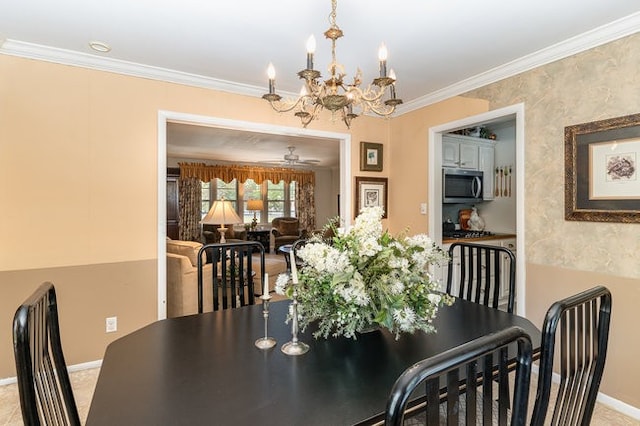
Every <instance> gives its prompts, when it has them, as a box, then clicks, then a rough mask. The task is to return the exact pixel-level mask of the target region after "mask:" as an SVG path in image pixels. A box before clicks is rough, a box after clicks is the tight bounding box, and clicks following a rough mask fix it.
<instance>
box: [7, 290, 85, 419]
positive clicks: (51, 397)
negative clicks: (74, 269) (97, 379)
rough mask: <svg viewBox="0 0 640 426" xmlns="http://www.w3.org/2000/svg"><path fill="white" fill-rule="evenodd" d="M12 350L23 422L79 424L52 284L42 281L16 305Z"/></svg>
mask: <svg viewBox="0 0 640 426" xmlns="http://www.w3.org/2000/svg"><path fill="white" fill-rule="evenodd" d="M13 350H14V356H15V362H16V372H17V376H18V392H19V394H20V408H21V410H22V419H23V421H24V424H25V425H27V426H31V425H41V424H44V425H52V426H56V425H80V418H79V416H78V409H77V406H76V402H75V398H74V397H73V390H72V388H71V382H70V381H69V373H68V372H67V365H66V363H65V360H64V355H63V352H62V344H61V342H60V328H59V325H58V308H57V301H56V292H55V288H54V286H53V284H51V283H49V282H46V283H43V284H42V285H40V287H38V289H37V290H36V291H35V292H34V293H33V294H32V295H31V296H30V297H29V298H28V299H27V300H26V301H25V302H24V303H23V304H22V305H21V306H20V307H19V308H18V309H17V311H16V313H15V316H14V319H13Z"/></svg>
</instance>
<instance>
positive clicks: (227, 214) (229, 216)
mask: <svg viewBox="0 0 640 426" xmlns="http://www.w3.org/2000/svg"><path fill="white" fill-rule="evenodd" d="M200 223H208V224H212V225H225V224H227V223H229V224H233V223H242V219H240V216H238V214H237V213H236V211H235V209H234V208H233V205H232V204H231V201H227V200H224V199H223V200H216V201H214V202H213V205H212V206H211V209H209V213H207V215H206V216H205V217H204V219H202V221H201V222H200Z"/></svg>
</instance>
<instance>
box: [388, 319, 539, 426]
mask: <svg viewBox="0 0 640 426" xmlns="http://www.w3.org/2000/svg"><path fill="white" fill-rule="evenodd" d="M516 343H517V355H516V357H515V361H514V362H515V363H516V376H515V381H514V391H513V401H509V399H510V398H509V395H508V394H503V393H502V389H504V387H502V386H498V389H500V391H499V392H498V394H499V395H498V401H497V403H496V402H495V401H494V400H495V398H496V395H494V392H493V380H494V379H495V378H496V377H502V378H503V379H504V380H505V381H506V382H507V383H506V384H507V386H509V383H508V379H507V378H506V376H505V375H501V374H499V373H496V368H497V369H498V370H506V369H507V365H505V364H506V363H505V362H504V360H503V357H502V356H501V353H502V351H503V349H505V348H507V347H508V346H509V345H513V346H515V345H516ZM531 357H532V346H531V338H530V336H529V335H528V334H527V333H526V332H525V331H524V330H523V329H522V328H520V327H516V326H513V327H509V328H506V329H503V330H500V331H498V332H495V333H492V334H489V335H485V336H481V337H479V338H477V339H475V340H472V341H470V342H467V343H465V344H463V345H460V346H457V347H455V348H452V349H449V350H448V351H445V352H442V353H440V354H438V355H435V356H433V357H431V358H427V359H424V360H422V361H419V362H417V363H416V364H414V365H413V366H411V367H409V368H408V369H406V370H405V371H404V372H403V373H402V374H401V375H400V377H399V378H398V379H397V380H396V382H395V384H394V385H393V388H392V390H391V393H390V394H389V398H388V399H387V407H386V412H385V425H386V426H400V425H402V424H404V421H405V417H410V419H409V422H410V424H426V425H439V424H450V425H452V424H453V425H458V424H473V425H475V424H479V423H480V422H482V424H500V425H504V424H507V422H509V424H511V425H524V424H525V422H526V419H527V405H528V397H529V382H530V379H531ZM478 389H480V391H479V390H478ZM414 392H415V393H414ZM510 406H511V407H513V408H512V409H511V411H509V408H510ZM441 408H442V409H441Z"/></svg>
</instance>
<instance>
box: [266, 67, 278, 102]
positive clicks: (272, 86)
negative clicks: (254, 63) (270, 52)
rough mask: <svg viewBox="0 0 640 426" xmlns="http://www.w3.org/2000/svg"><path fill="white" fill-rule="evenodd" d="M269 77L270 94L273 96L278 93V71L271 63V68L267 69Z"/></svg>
mask: <svg viewBox="0 0 640 426" xmlns="http://www.w3.org/2000/svg"><path fill="white" fill-rule="evenodd" d="M267 76H268V77H269V94H270V95H273V94H274V93H276V88H275V85H276V84H275V83H276V69H275V68H274V66H273V64H272V63H269V66H268V67H267Z"/></svg>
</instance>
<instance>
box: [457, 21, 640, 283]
mask: <svg viewBox="0 0 640 426" xmlns="http://www.w3.org/2000/svg"><path fill="white" fill-rule="evenodd" d="M464 96H469V97H474V98H481V99H486V100H488V101H489V102H490V105H491V109H496V108H500V107H504V106H508V105H513V104H516V103H521V102H523V103H524V104H525V204H526V207H525V208H526V212H525V224H526V229H525V232H526V240H525V247H526V255H527V262H532V263H537V264H543V265H552V266H560V267H566V268H570V269H578V270H583V271H597V272H602V273H607V274H611V275H617V276H623V277H632V278H639V277H640V223H638V224H609V223H598V222H571V221H565V220H564V128H565V126H569V125H573V124H579V123H585V122H590V121H596V120H602V119H606V118H612V117H618V116H623V115H629V114H633V113H639V112H640V33H638V34H635V35H633V36H629V37H626V38H624V39H621V40H617V41H615V42H611V43H608V44H606V45H603V46H600V47H597V48H595V49H592V50H589V51H586V52H583V53H580V54H577V55H574V56H571V57H568V58H566V59H562V60H559V61H556V62H553V63H551V64H548V65H545V66H542V67H539V68H536V69H534V70H531V71H528V72H525V73H522V74H520V75H517V76H515V77H511V78H508V79H505V80H502V81H500V82H497V83H494V84H491V85H488V86H485V87H482V88H480V89H477V90H474V91H471V92H469V93H466V94H465V95H464ZM638 209H639V210H640V201H639V202H638Z"/></svg>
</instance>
